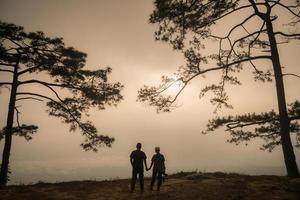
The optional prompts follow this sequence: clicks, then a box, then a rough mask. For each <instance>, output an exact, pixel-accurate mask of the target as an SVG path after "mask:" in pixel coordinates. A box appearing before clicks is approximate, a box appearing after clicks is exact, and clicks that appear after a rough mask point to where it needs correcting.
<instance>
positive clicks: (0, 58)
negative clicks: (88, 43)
mask: <svg viewBox="0 0 300 200" xmlns="http://www.w3.org/2000/svg"><path fill="white" fill-rule="evenodd" d="M0 38H1V39H0V72H2V73H7V75H11V77H13V76H14V75H15V76H17V88H18V90H17V92H16V99H15V101H16V104H17V105H18V104H20V103H21V101H23V100H33V101H44V102H46V105H47V108H48V109H47V112H48V113H49V115H50V116H55V117H58V118H60V119H61V120H62V122H64V123H67V124H70V131H75V130H76V129H79V130H80V131H81V133H82V134H83V135H84V136H85V141H84V142H83V143H82V144H81V146H82V147H83V148H84V149H85V150H94V151H96V150H97V147H98V146H101V145H106V146H111V144H112V142H113V141H114V138H112V137H109V136H106V135H99V134H98V131H97V129H96V127H95V126H94V125H93V123H92V122H91V121H84V118H85V117H84V114H85V115H87V116H88V110H89V109H90V108H92V107H96V108H98V109H100V110H101V109H105V106H106V105H114V106H116V105H117V104H118V103H119V102H120V101H121V100H122V99H123V97H122V95H121V93H120V91H121V90H122V88H123V85H122V84H121V83H119V82H115V83H110V82H109V81H108V76H109V75H110V73H111V72H112V69H111V68H110V67H106V68H102V69H101V68H99V69H96V70H89V69H87V67H86V66H85V64H86V57H87V54H86V53H83V52H81V51H78V50H76V49H74V48H73V47H67V46H66V45H65V44H64V42H63V39H62V38H59V37H53V38H51V37H48V36H46V35H45V34H44V33H43V32H40V31H38V32H29V33H27V32H25V31H24V28H23V27H21V26H16V25H14V24H9V23H5V22H0ZM15 71H17V72H16V73H15V74H14V72H15ZM33 84H36V85H39V86H40V87H44V88H46V89H47V90H48V92H47V95H46V94H44V93H36V92H31V91H30V90H29V87H28V86H30V85H33ZM12 85H13V82H0V87H3V86H9V87H11V86H12ZM17 105H16V106H15V110H16V111H17V112H16V116H17V120H16V121H17V123H16V124H17V126H15V127H14V128H13V133H14V134H15V135H19V136H24V137H25V138H26V139H31V136H30V135H31V134H33V133H35V132H36V131H37V126H35V125H25V124H21V123H20V122H19V111H18V106H17ZM4 132H5V127H4V128H3V129H2V131H0V138H3V136H4Z"/></svg>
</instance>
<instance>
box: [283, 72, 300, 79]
mask: <svg viewBox="0 0 300 200" xmlns="http://www.w3.org/2000/svg"><path fill="white" fill-rule="evenodd" d="M282 76H295V77H297V78H300V76H299V75H297V74H293V73H286V74H282Z"/></svg>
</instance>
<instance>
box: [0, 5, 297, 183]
mask: <svg viewBox="0 0 300 200" xmlns="http://www.w3.org/2000/svg"><path fill="white" fill-rule="evenodd" d="M152 10H153V7H152V2H151V1H140V0H127V1H123V0H119V1H117V0H114V1H112V0H106V1H104V0H103V1H96V0H89V1H79V0H77V1H76V0H64V1H60V0H51V1H50V0H41V1H36V0H27V1H21V0H19V1H17V0H0V20H1V21H5V22H10V23H15V24H17V25H21V26H24V27H25V30H26V31H37V30H41V31H43V32H45V33H46V35H49V36H53V37H54V36H60V37H63V38H64V41H65V43H66V44H67V45H69V46H73V47H75V48H76V49H78V50H80V51H83V52H86V53H87V54H88V58H87V68H88V69H97V68H99V67H105V66H111V67H112V69H113V72H112V75H111V77H110V80H112V81H120V82H121V83H122V84H124V85H125V89H124V90H123V91H122V94H123V95H124V100H123V101H122V102H121V103H120V104H119V105H118V106H117V107H107V108H106V109H105V110H101V111H98V110H97V109H92V110H90V114H91V115H90V118H89V119H90V120H91V121H93V122H94V124H96V127H97V128H98V129H99V132H100V133H103V134H107V135H109V136H113V137H115V139H116V141H115V142H114V143H113V146H112V148H100V149H99V151H98V152H97V153H95V152H85V151H83V150H82V149H81V147H80V146H79V144H80V143H81V142H82V141H83V137H82V136H81V135H80V133H79V132H75V133H70V132H69V126H68V125H66V124H62V123H61V122H60V120H59V119H57V118H54V117H49V116H48V114H47V113H46V112H45V110H46V107H45V105H44V104H43V103H37V102H29V101H26V102H24V103H22V105H21V107H20V111H21V114H22V115H21V121H22V123H31V124H36V125H38V126H39V131H38V133H37V134H36V135H35V136H34V137H33V140H31V141H29V142H26V141H25V140H24V139H23V138H17V137H14V138H13V146H12V152H11V158H10V168H11V171H12V174H11V175H10V176H11V181H10V184H19V183H25V184H27V183H34V182H37V181H44V182H57V181H69V180H86V179H91V180H95V179H96V180H103V179H115V178H127V177H130V176H131V168H130V167H131V166H130V163H129V154H130V152H131V151H132V150H134V149H135V144H136V143H137V142H141V143H142V144H143V150H144V151H145V153H146V154H147V157H148V162H150V158H151V157H152V155H153V153H154V147H155V146H160V148H161V152H162V153H163V154H164V155H165V157H166V167H167V172H168V173H174V172H178V171H191V170H198V171H206V172H208V171H224V172H238V173H246V174H277V175H285V173H286V172H285V167H284V162H283V155H282V151H281V147H277V148H276V149H275V150H274V151H273V152H272V153H269V152H267V151H261V150H259V148H260V146H261V144H262V141H260V140H254V141H252V142H250V143H249V145H248V146H245V145H243V144H241V145H239V146H236V145H234V144H229V143H226V139H228V135H227V133H225V132H224V130H223V129H220V130H217V131H216V132H214V133H210V134H206V135H203V134H201V131H203V130H205V126H206V123H207V121H208V120H209V119H211V118H213V117H214V116H215V114H214V113H213V111H214V107H213V106H212V105H211V104H210V102H209V97H210V95H207V96H206V97H205V98H202V99H199V92H200V90H201V88H203V87H204V86H205V85H206V84H207V83H209V82H211V81H214V80H218V79H219V76H217V75H216V74H213V73H212V74H209V75H207V77H206V78H205V79H202V78H200V79H199V80H196V81H195V82H193V84H190V85H189V86H188V87H187V89H186V90H185V91H184V92H183V94H182V95H181V96H180V98H179V104H180V106H179V107H178V108H177V109H175V110H173V111H172V112H170V113H160V114H157V113H156V111H155V109H154V108H152V107H148V106H146V105H144V104H141V103H139V102H136V97H137V91H138V89H139V88H141V87H142V86H143V85H144V84H145V85H153V84H154V85H155V84H158V83H159V81H160V77H161V75H163V74H167V75H168V74H169V75H170V74H172V72H175V71H176V69H177V67H178V66H180V65H182V64H184V60H183V57H182V55H181V54H180V53H178V52H175V51H173V50H172V48H171V47H170V46H169V45H168V44H163V43H161V42H155V40H154V31H155V26H154V25H152V24H149V23H148V18H149V14H150V13H151V12H152ZM212 45H213V44H212ZM211 48H212V46H211ZM280 53H281V59H282V62H283V63H284V65H285V66H288V69H289V70H290V71H289V72H291V73H298V74H300V68H299V65H298V63H299V61H300V60H299V59H300V58H299V43H296V44H291V45H289V46H288V47H287V46H284V47H281V48H280ZM266 65H268V64H267V63H266ZM0 78H1V79H7V77H6V75H5V74H4V73H1V72H0ZM240 79H241V81H242V83H243V85H242V86H235V87H230V88H229V89H230V90H228V94H229V96H230V102H231V103H232V104H233V106H234V109H233V110H226V109H224V110H222V111H220V112H219V113H218V115H220V116H222V115H226V114H241V113H246V112H254V111H255V112H262V111H269V110H271V109H275V110H277V109H276V108H277V107H276V106H277V102H276V93H275V83H274V82H271V83H264V84H263V83H260V82H255V81H254V80H253V78H252V73H251V71H250V70H249V69H247V68H246V69H245V70H244V71H243V72H241V73H240ZM299 83H300V79H296V78H292V77H291V78H287V79H285V86H286V94H287V95H286V96H287V101H288V102H292V101H293V100H295V99H300V98H299V97H300V96H299ZM29 89H30V90H33V91H36V90H40V89H39V88H29ZM8 94H9V90H7V89H2V92H1V95H0V110H1V119H0V125H1V127H3V126H4V125H5V121H6V115H7V107H8V97H9V96H8ZM292 138H293V140H294V136H292ZM2 148H3V141H1V142H0V149H1V151H2ZM295 154H296V156H297V159H298V160H297V162H298V165H299V164H300V149H299V148H297V149H296V148H295ZM146 174H147V175H150V173H149V172H147V173H146Z"/></svg>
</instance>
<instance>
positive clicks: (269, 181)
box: [0, 172, 300, 200]
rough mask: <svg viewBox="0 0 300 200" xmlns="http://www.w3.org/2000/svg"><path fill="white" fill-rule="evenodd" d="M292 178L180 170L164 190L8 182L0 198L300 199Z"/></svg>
mask: <svg viewBox="0 0 300 200" xmlns="http://www.w3.org/2000/svg"><path fill="white" fill-rule="evenodd" d="M289 183H290V179H289V178H287V177H279V176H247V175H238V174H225V173H221V172H216V173H183V172H182V173H178V174H175V175H172V176H169V177H168V178H167V179H166V181H165V182H164V183H163V186H162V188H161V191H149V179H146V181H145V192H144V193H141V192H140V190H139V187H138V186H139V185H138V183H137V185H136V186H137V187H136V191H135V192H134V193H132V194H131V193H130V192H129V187H130V180H128V179H122V180H113V181H74V182H64V183H39V184H35V185H22V186H8V187H5V188H1V189H0V199H1V200H40V199H41V200H65V199H70V200H79V199H87V200H117V199H118V200H121V199H122V200H127V199H143V200H150V199H151V200H152V199H155V200H194V199H195V200H276V199H280V200H300V193H299V192H295V191H291V190H290V189H289Z"/></svg>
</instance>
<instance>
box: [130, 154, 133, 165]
mask: <svg viewBox="0 0 300 200" xmlns="http://www.w3.org/2000/svg"><path fill="white" fill-rule="evenodd" d="M130 164H131V166H132V167H133V155H132V153H131V154H130Z"/></svg>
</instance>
